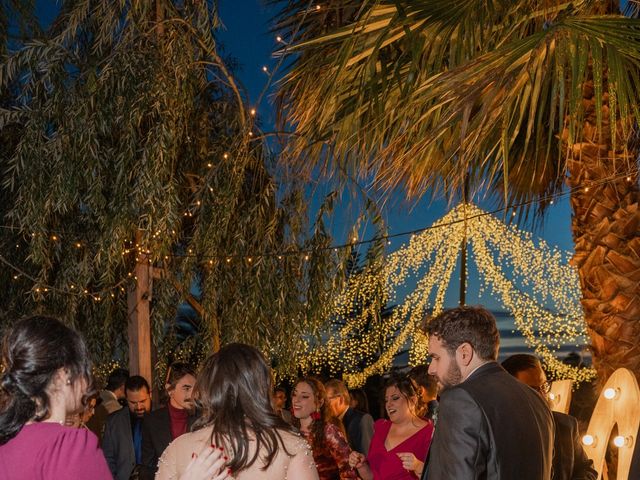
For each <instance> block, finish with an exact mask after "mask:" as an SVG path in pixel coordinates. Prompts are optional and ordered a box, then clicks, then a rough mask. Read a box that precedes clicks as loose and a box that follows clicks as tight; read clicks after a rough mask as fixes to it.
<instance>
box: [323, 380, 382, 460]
mask: <svg viewBox="0 0 640 480" xmlns="http://www.w3.org/2000/svg"><path fill="white" fill-rule="evenodd" d="M324 386H325V388H326V390H327V399H328V401H329V408H330V410H331V413H332V414H333V416H334V417H336V418H339V419H340V420H342V424H343V425H344V429H345V430H346V432H347V440H349V445H350V446H351V448H352V449H353V450H355V451H356V452H360V453H364V454H365V455H367V454H368V453H369V445H370V444H371V437H373V417H372V416H371V415H369V414H368V413H363V412H360V411H358V410H354V409H353V408H351V407H350V405H351V396H350V395H349V390H348V389H347V387H346V385H345V384H344V383H343V382H341V381H340V380H336V379H333V380H329V381H328V382H327V383H325V384H324Z"/></svg>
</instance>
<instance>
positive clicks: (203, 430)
mask: <svg viewBox="0 0 640 480" xmlns="http://www.w3.org/2000/svg"><path fill="white" fill-rule="evenodd" d="M271 390H272V383H271V371H270V368H269V366H268V365H267V363H266V361H265V359H264V357H263V356H262V354H261V353H260V352H259V351H258V350H256V349H255V348H253V347H251V346H249V345H243V344H240V343H233V344H229V345H226V346H224V347H223V348H221V349H220V351H219V352H218V353H215V354H213V355H211V356H210V357H209V358H208V359H207V360H205V362H204V364H203V366H202V368H201V370H200V372H199V374H198V377H197V380H196V386H195V390H194V395H193V397H194V399H195V402H196V405H197V407H198V408H199V409H200V411H201V412H202V414H201V416H200V418H199V419H198V420H197V421H196V423H195V424H194V426H193V428H194V429H195V431H194V432H192V433H187V434H186V435H182V436H180V437H178V438H176V439H175V440H174V441H173V442H172V443H171V444H170V445H169V446H168V447H167V449H166V450H165V451H164V453H163V454H162V457H161V458H160V463H159V469H158V473H157V475H156V480H169V479H172V478H176V477H177V476H178V475H179V474H180V473H181V472H183V471H184V469H185V465H186V464H187V463H188V462H189V460H190V459H191V457H192V456H193V455H194V453H195V452H197V451H198V450H200V449H201V448H203V447H204V446H211V447H212V448H216V449H218V450H219V451H222V452H224V459H225V461H226V468H227V469H228V470H227V473H228V474H229V475H231V474H233V478H234V479H236V480H245V479H246V480H252V479H256V478H260V479H261V480H262V479H264V480H270V479H273V480H276V479H277V480H282V479H286V478H288V479H290V480H318V473H317V470H316V467H315V465H314V464H313V457H312V455H311V452H310V451H309V446H308V445H307V443H306V442H305V440H304V439H303V438H301V437H300V435H299V434H298V433H297V431H296V430H295V429H294V428H293V427H292V426H291V425H289V424H288V423H286V422H285V421H284V420H283V419H282V418H281V417H280V416H279V415H277V414H276V413H275V412H274V410H273V408H272V406H271Z"/></svg>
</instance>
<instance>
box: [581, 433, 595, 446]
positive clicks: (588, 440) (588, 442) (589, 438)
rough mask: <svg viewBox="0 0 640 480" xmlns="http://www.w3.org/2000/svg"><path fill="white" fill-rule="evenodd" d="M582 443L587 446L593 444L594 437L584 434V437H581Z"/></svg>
mask: <svg viewBox="0 0 640 480" xmlns="http://www.w3.org/2000/svg"><path fill="white" fill-rule="evenodd" d="M582 444H583V445H586V446H587V447H592V446H595V444H596V437H594V436H593V435H585V436H584V437H582Z"/></svg>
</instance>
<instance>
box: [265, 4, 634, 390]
mask: <svg viewBox="0 0 640 480" xmlns="http://www.w3.org/2000/svg"><path fill="white" fill-rule="evenodd" d="M276 3H277V2H276ZM282 3H284V2H282ZM635 7H637V4H636V3H635V2H628V3H627V2H624V6H621V5H619V4H618V2H615V1H593V0H576V1H567V2H549V1H546V0H397V1H396V0H394V1H390V0H388V1H370V2H356V1H349V0H329V1H328V2H323V3H322V4H319V5H318V6H314V5H312V4H310V3H309V2H307V1H303V0H299V1H290V2H287V5H286V7H284V8H283V10H282V12H281V15H280V20H279V28H280V30H279V33H280V35H281V36H282V37H283V39H284V41H286V42H288V46H287V47H286V50H285V51H284V52H282V53H288V52H293V53H294V54H295V57H293V60H292V65H291V69H290V70H289V73H288V74H287V76H286V77H285V79H284V81H283V82H282V85H281V89H280V91H279V94H278V105H279V108H280V112H281V118H283V119H284V120H283V121H285V122H290V124H292V125H293V126H294V127H295V131H296V135H295V136H294V137H293V140H292V142H291V144H290V145H289V148H290V153H291V155H290V157H289V158H291V159H292V160H291V161H292V162H293V163H294V164H295V165H298V166H300V168H301V169H302V170H303V171H306V172H307V173H309V172H311V171H312V169H316V170H315V171H317V169H318V168H319V167H322V168H325V169H326V171H339V172H346V173H347V174H349V175H354V174H357V175H360V177H364V178H367V179H369V180H372V181H373V183H374V185H375V186H376V187H377V188H380V189H383V190H385V191H387V190H391V189H394V188H396V187H398V186H400V185H402V186H404V187H405V188H406V192H407V195H408V196H409V197H417V196H420V195H423V194H431V195H438V194H440V193H444V194H445V195H447V196H450V197H453V196H455V195H459V194H460V192H461V191H462V189H463V187H464V185H465V182H466V181H468V182H469V185H470V186H471V187H472V188H475V189H476V191H485V192H490V193H492V194H494V198H496V199H497V201H498V202H501V203H503V204H505V205H507V206H513V207H514V208H517V209H518V210H519V211H520V213H521V214H522V215H523V216H526V215H528V214H530V213H533V214H534V218H540V215H542V214H543V213H544V212H545V209H546V207H547V206H548V205H549V204H550V203H551V202H552V199H553V196H554V195H555V194H558V193H560V192H563V191H565V190H567V189H568V191H569V192H570V195H571V207H572V212H573V215H572V232H573V237H574V241H575V256H574V258H573V263H574V264H575V266H576V267H577V268H578V271H579V275H580V281H581V286H582V291H583V298H582V305H583V308H584V312H585V318H586V322H587V326H588V331H589V335H590V337H591V345H592V349H593V356H594V366H595V367H596V369H597V370H598V373H599V377H600V378H601V379H606V378H608V376H609V375H610V373H611V372H612V371H613V370H614V369H615V368H618V367H627V368H630V369H631V370H632V371H634V372H635V373H636V375H638V376H639V377H640V348H639V347H638V339H639V338H640V209H639V208H638V207H639V205H638V201H639V200H640V191H639V186H638V161H637V158H638V141H637V140H638V135H637V133H638V130H637V122H638V119H640V111H639V110H638V103H639V94H640V91H639V89H640V21H638V20H637V18H636V17H637V13H638V11H637V8H635ZM327 146H329V148H327ZM336 167H337V168H336Z"/></svg>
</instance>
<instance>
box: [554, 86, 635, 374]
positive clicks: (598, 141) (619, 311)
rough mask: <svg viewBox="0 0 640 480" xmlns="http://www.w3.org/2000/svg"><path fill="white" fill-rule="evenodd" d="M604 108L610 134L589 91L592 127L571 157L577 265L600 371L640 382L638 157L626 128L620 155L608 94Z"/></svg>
mask: <svg viewBox="0 0 640 480" xmlns="http://www.w3.org/2000/svg"><path fill="white" fill-rule="evenodd" d="M603 103H604V104H603V106H602V109H603V124H602V130H603V131H602V134H601V135H598V133H597V132H596V128H595V124H596V120H595V108H594V106H595V98H594V95H593V88H592V85H587V86H585V88H584V98H583V105H584V106H585V107H586V114H585V121H584V126H583V131H582V132H581V141H580V142H579V143H576V144H575V145H574V146H573V148H572V149H571V150H570V151H569V152H568V155H569V175H570V176H569V177H568V179H567V183H568V184H569V186H570V187H572V188H573V191H572V194H571V208H572V222H571V223H572V233H573V239H574V242H575V256H574V257H573V259H572V263H573V264H574V265H575V266H576V267H577V268H578V271H579V275H580V283H581V287H582V294H583V298H582V306H583V309H584V313H585V318H586V323H587V330H588V333H589V336H590V338H591V348H592V353H593V365H594V367H595V368H596V370H597V372H598V379H599V382H600V383H601V384H602V383H604V382H605V381H606V379H607V378H609V376H610V375H611V373H612V372H613V371H614V370H615V369H617V368H620V367H626V368H628V369H630V370H631V371H632V372H634V373H635V374H636V377H637V378H638V379H639V380H640V346H639V345H638V339H640V208H639V205H638V203H639V200H640V190H639V188H638V164H637V155H638V151H637V149H633V150H632V151H627V152H624V151H623V150H622V148H621V147H623V146H625V145H628V144H629V142H628V139H625V138H621V136H622V133H621V132H622V129H621V126H620V125H619V128H618V130H617V131H618V132H619V133H618V138H617V145H618V148H617V149H616V151H614V150H613V147H612V145H613V142H612V138H611V132H610V127H609V110H608V96H607V95H606V94H605V95H604V102H603ZM618 123H620V122H618ZM565 134H566V132H565ZM605 179H606V180H608V181H604V180H605Z"/></svg>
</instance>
